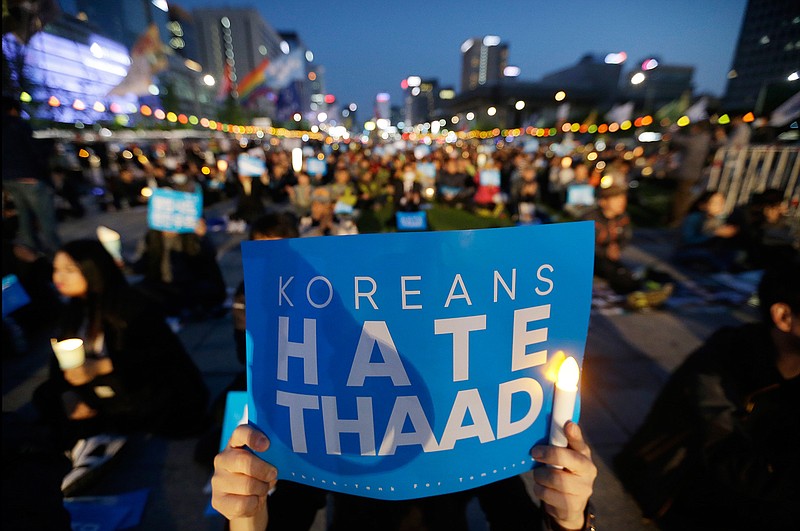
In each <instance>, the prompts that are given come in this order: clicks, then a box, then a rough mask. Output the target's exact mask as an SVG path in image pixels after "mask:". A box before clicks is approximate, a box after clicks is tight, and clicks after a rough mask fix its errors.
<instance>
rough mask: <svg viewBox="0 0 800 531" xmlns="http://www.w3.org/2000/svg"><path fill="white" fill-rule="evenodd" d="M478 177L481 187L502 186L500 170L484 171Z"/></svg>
mask: <svg viewBox="0 0 800 531" xmlns="http://www.w3.org/2000/svg"><path fill="white" fill-rule="evenodd" d="M478 175H479V177H478V178H479V179H480V182H481V185H483V186H500V170H489V169H483V170H481V171H480V173H479V174H478Z"/></svg>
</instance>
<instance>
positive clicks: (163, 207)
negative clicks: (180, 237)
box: [147, 188, 203, 232]
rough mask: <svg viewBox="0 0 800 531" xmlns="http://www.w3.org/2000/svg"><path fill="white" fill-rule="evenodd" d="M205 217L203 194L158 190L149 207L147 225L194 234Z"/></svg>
mask: <svg viewBox="0 0 800 531" xmlns="http://www.w3.org/2000/svg"><path fill="white" fill-rule="evenodd" d="M202 215H203V193H202V192H201V191H200V190H199V189H198V190H197V191H196V192H179V191H177V190H171V189H169V188H156V189H155V190H153V195H152V196H150V201H148V205H147V225H148V226H149V227H150V228H151V229H155V230H163V231H169V232H194V231H195V228H196V227H197V221H198V220H199V219H200V217H201V216H202Z"/></svg>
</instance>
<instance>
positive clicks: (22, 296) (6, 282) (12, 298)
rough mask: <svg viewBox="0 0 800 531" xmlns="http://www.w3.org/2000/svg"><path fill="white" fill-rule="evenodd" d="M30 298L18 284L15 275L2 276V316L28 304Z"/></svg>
mask: <svg viewBox="0 0 800 531" xmlns="http://www.w3.org/2000/svg"><path fill="white" fill-rule="evenodd" d="M30 302H31V298H30V297H29V296H28V292H26V291H25V288H24V287H22V284H20V282H19V279H18V278H17V275H6V276H4V277H3V317H4V318H5V317H6V316H7V315H8V314H10V313H11V312H14V311H16V310H19V309H20V308H22V307H23V306H25V305H27V304H29V303H30Z"/></svg>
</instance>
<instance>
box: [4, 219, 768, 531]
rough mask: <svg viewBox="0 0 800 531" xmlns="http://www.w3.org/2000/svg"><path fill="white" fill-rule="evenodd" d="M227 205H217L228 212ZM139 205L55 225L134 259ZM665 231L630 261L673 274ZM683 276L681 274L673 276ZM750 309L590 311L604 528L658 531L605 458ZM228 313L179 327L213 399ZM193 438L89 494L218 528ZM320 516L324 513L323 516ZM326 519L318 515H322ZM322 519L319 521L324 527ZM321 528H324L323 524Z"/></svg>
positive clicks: (114, 475) (588, 392)
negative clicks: (133, 497) (145, 492)
mask: <svg viewBox="0 0 800 531" xmlns="http://www.w3.org/2000/svg"><path fill="white" fill-rule="evenodd" d="M228 207H229V205H220V206H217V207H216V208H215V209H213V210H214V211H216V212H217V213H219V212H224V211H225V209H226V208H228ZM144 218H145V211H144V210H143V209H141V208H139V209H134V210H129V211H124V212H118V213H110V214H109V213H95V214H91V215H89V216H87V217H86V218H84V219H82V220H70V221H67V222H64V223H62V224H61V226H60V232H61V234H62V237H63V238H64V240H71V239H74V238H78V237H86V236H92V235H93V234H94V231H95V229H96V227H97V226H98V225H106V226H108V227H110V228H112V229H115V230H117V231H118V232H120V233H121V234H122V235H123V249H124V252H125V253H127V254H129V255H130V254H132V253H133V251H134V249H135V247H136V243H137V242H138V241H139V240H140V238H141V237H142V236H143V234H144V232H145V219H144ZM212 237H213V238H214V240H215V243H216V244H217V245H218V249H219V261H220V265H221V267H222V270H223V273H224V275H225V279H226V282H227V285H228V286H229V287H231V288H233V287H235V286H236V285H237V284H238V282H239V281H240V280H241V278H242V271H241V253H240V251H239V245H238V244H239V242H240V241H241V238H242V237H241V236H239V235H228V234H225V233H215V234H213V235H212ZM671 241H672V240H671V235H670V234H669V233H668V232H666V231H658V230H647V231H645V230H642V231H638V232H637V233H636V239H635V245H634V247H633V248H631V249H629V250H627V251H626V253H627V258H630V259H632V260H636V261H638V262H639V263H644V264H658V265H660V266H662V267H665V268H667V269H669V267H668V265H667V264H665V262H664V259H665V257H666V256H667V255H668V252H669V248H670V245H671ZM672 272H673V273H674V274H675V275H676V276H678V277H680V272H676V271H672ZM754 318H755V316H754V312H753V310H752V309H751V308H748V307H746V306H742V307H741V308H737V307H731V306H727V305H715V304H709V305H703V306H701V307H696V308H689V309H684V310H659V311H650V312H647V313H620V314H604V313H599V312H595V311H593V313H592V318H591V323H590V330H589V340H588V345H587V350H586V356H585V367H584V368H585V370H584V380H583V413H582V421H581V423H582V425H583V427H584V429H585V431H586V433H587V435H588V437H589V440H590V443H591V445H592V448H593V450H594V453H595V461H596V463H597V466H598V468H599V469H600V475H599V478H598V480H597V483H596V485H595V495H594V498H593V499H594V503H595V505H596V507H597V513H598V524H599V525H600V528H601V529H605V530H625V531H627V530H631V531H636V530H657V528H656V526H654V525H652V524H649V523H644V522H642V519H641V515H640V513H639V510H638V509H637V507H636V505H635V504H634V502H633V501H632V499H631V498H630V497H629V496H628V495H627V493H626V492H625V491H624V489H622V487H621V486H620V484H619V482H618V481H617V480H616V478H615V477H614V474H613V473H612V471H611V470H610V462H611V461H610V460H611V457H612V456H613V455H614V454H615V453H616V452H617V451H618V450H619V448H620V446H621V445H622V444H623V442H624V441H625V440H626V439H627V438H628V437H629V435H630V434H631V433H632V431H633V430H634V429H635V428H636V427H637V426H638V425H639V423H640V422H641V421H642V420H643V417H644V415H645V414H646V412H647V410H648V408H649V406H650V404H651V403H652V401H653V399H654V398H655V395H656V393H657V392H658V390H659V389H660V387H661V385H663V383H664V382H665V380H666V378H667V377H668V375H669V374H670V372H671V371H672V370H674V369H675V367H677V366H678V365H679V364H680V363H681V361H682V360H683V359H684V358H685V357H686V355H687V354H688V353H689V352H690V351H691V350H692V349H693V348H695V347H696V346H698V345H699V344H700V343H701V342H702V341H703V340H704V339H705V338H706V337H707V336H708V335H710V333H711V332H712V331H713V330H715V329H716V328H718V327H719V326H721V325H723V324H730V323H736V322H742V321H748V320H753V319H754ZM232 328H233V325H232V319H231V317H230V315H225V316H223V317H220V318H216V319H210V320H206V321H203V322H199V323H190V324H187V325H185V326H184V327H183V329H182V330H181V331H180V337H181V338H182V340H183V341H184V343H185V345H186V347H187V349H188V351H189V352H190V353H191V355H192V356H193V358H194V359H195V361H196V363H197V364H198V366H199V367H200V369H201V370H202V373H203V375H204V376H205V379H206V381H207V383H208V385H209V387H210V389H211V390H212V393H213V394H214V395H216V394H218V393H219V392H220V391H221V390H222V389H223V388H224V387H225V386H226V385H227V384H228V383H229V382H230V381H231V380H232V378H233V376H234V375H235V374H236V373H237V372H238V371H240V370H241V366H240V365H239V364H238V362H237V361H236V357H235V352H234V343H233V338H232ZM32 346H33V348H32V352H30V353H29V354H27V355H26V356H24V357H19V358H13V359H5V358H4V359H3V411H19V412H22V413H23V414H26V415H27V414H31V410H30V406H29V404H28V402H29V400H30V397H31V394H32V392H33V390H34V389H35V387H36V386H37V385H38V384H39V383H40V382H42V381H43V379H44V378H45V376H46V370H45V367H46V363H47V360H48V356H49V355H50V353H49V345H48V340H47V338H45V337H42V338H40V339H39V340H38V341H37V342H35V344H34V345H32ZM195 442H196V440H195V439H188V440H180V441H167V440H164V439H160V438H157V437H139V438H137V439H136V440H134V441H131V443H130V444H128V446H127V447H126V448H125V449H124V450H123V453H122V455H121V456H120V460H119V462H118V464H117V466H116V467H115V468H114V470H113V472H110V473H109V474H108V475H107V476H105V477H104V478H103V479H102V480H101V481H100V483H99V484H98V485H97V486H96V487H95V488H93V489H92V490H91V491H90V492H88V493H87V494H92V495H106V494H116V493H122V492H128V491H132V490H135V489H139V488H147V489H150V495H149V499H148V503H147V506H146V509H145V512H144V517H143V521H142V524H141V526H140V529H147V530H160V529H165V530H170V529H176V530H183V529H187V530H192V531H202V530H206V529H208V530H220V529H222V528H223V522H222V521H221V519H220V518H219V517H210V516H207V515H206V514H205V511H206V508H207V505H208V500H209V497H208V494H207V493H206V492H205V488H206V486H207V482H208V480H209V478H210V472H211V471H210V468H207V467H205V466H202V465H200V464H198V463H196V462H195V461H194V458H193V454H194V446H195ZM320 516H321V517H323V516H324V515H320ZM322 520H324V518H322ZM322 520H321V521H322ZM321 521H320V525H318V526H317V528H318V529H323V527H324V526H323V525H322V524H321ZM470 521H471V526H472V528H473V531H479V530H480V531H482V530H484V529H486V525H485V523H484V522H483V520H482V518H481V514H480V510H479V509H478V508H477V507H476V506H471V507H470Z"/></svg>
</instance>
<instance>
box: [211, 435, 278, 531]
mask: <svg viewBox="0 0 800 531" xmlns="http://www.w3.org/2000/svg"><path fill="white" fill-rule="evenodd" d="M268 448H269V439H267V437H266V436H265V435H264V434H263V433H261V432H260V431H258V430H256V429H255V428H253V427H252V426H249V425H246V424H243V425H241V426H239V427H237V428H236V429H235V430H234V431H233V434H232V435H231V438H230V440H229V442H228V446H227V447H226V449H225V450H224V451H222V452H221V453H220V454H218V455H217V457H216V458H215V459H214V476H213V477H212V478H211V487H212V496H211V505H212V506H213V507H214V508H215V509H216V510H217V511H219V512H220V513H221V514H222V515H223V516H225V517H226V518H227V519H228V520H230V521H231V529H264V528H265V527H266V524H267V496H268V494H269V492H270V491H271V490H272V489H273V488H274V487H275V484H276V482H277V478H278V470H277V469H276V468H275V467H274V466H272V465H271V464H269V463H267V462H265V461H263V460H262V459H261V458H259V457H258V456H256V455H255V454H254V453H253V452H265V451H266V450H267V449H268Z"/></svg>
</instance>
